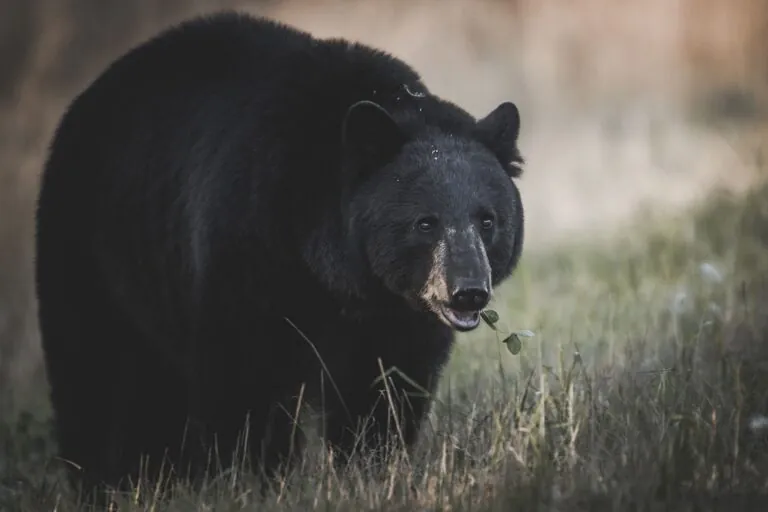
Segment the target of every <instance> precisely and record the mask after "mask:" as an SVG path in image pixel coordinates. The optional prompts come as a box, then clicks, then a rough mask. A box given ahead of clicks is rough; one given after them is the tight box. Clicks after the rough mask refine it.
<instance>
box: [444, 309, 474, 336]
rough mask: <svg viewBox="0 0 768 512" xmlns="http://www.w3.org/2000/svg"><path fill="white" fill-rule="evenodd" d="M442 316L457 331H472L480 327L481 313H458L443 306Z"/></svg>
mask: <svg viewBox="0 0 768 512" xmlns="http://www.w3.org/2000/svg"><path fill="white" fill-rule="evenodd" d="M440 314H441V315H442V317H443V319H445V321H446V322H447V323H448V325H450V326H451V327H453V328H454V329H456V330H457V331H461V332H466V331H471V330H473V329H475V328H476V327H477V326H478V325H480V311H458V310H456V309H453V308H450V307H448V306H447V305H445V304H441V305H440Z"/></svg>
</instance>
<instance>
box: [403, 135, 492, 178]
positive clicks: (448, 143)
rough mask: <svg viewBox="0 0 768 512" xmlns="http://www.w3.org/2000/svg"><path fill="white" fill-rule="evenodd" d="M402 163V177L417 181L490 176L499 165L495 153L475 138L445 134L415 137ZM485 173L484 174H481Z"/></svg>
mask: <svg viewBox="0 0 768 512" xmlns="http://www.w3.org/2000/svg"><path fill="white" fill-rule="evenodd" d="M409 146H410V147H409V148H408V149H407V150H406V155H405V161H404V162H403V165H400V166H397V168H396V174H398V175H399V177H401V178H405V179H408V180H409V181H410V180H417V181H434V182H445V184H451V183H454V184H455V183H457V180H458V181H463V180H462V178H469V177H470V176H471V177H472V179H473V180H477V179H480V180H486V179H488V178H493V177H495V175H496V174H497V173H494V172H492V169H493V168H494V167H498V162H497V161H496V159H495V157H494V156H493V155H492V154H491V153H490V151H488V150H487V149H486V148H485V146H483V145H482V144H480V143H479V142H476V141H474V140H471V139H468V138H464V137H459V136H453V135H451V134H445V135H440V136H432V137H429V138H424V139H418V140H415V141H413V142H412V143H411V144H409ZM483 174H485V175H486V176H483Z"/></svg>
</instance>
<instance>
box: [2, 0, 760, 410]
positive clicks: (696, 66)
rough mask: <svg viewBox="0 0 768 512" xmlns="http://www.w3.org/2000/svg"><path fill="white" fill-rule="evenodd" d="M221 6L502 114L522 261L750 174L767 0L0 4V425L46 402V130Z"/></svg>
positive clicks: (731, 185) (746, 179)
mask: <svg viewBox="0 0 768 512" xmlns="http://www.w3.org/2000/svg"><path fill="white" fill-rule="evenodd" d="M222 7H227V8H239V9H242V10H246V11H250V12H253V13H258V14H264V15H268V16H270V17H274V18H277V19H280V20H282V21H285V22H289V23H291V24H294V25H296V26H298V27H300V28H304V29H307V30H309V31H311V32H312V33H314V34H315V35H317V36H321V37H328V36H344V37H348V38H352V39H356V40H359V41H362V42H366V43H369V44H372V45H375V46H378V47H380V48H382V49H384V50H387V51H389V52H391V53H393V54H395V55H396V56H398V57H400V58H402V59H404V60H406V61H407V62H408V63H410V64H411V65H412V66H414V67H415V68H416V69H417V70H418V71H419V72H420V73H421V74H422V75H423V77H424V79H425V81H426V83H427V85H428V86H429V87H430V88H431V89H432V90H433V91H434V92H436V93H438V94H440V95H442V96H444V97H445V98H447V99H449V100H452V101H454V102H456V103H458V104H459V105H461V106H463V107H464V108H466V109H467V110H469V111H470V112H471V113H472V114H474V115H476V116H480V115H484V114H485V113H487V112H488V111H490V110H491V109H492V108H493V107H495V106H496V104H498V103H499V102H501V101H504V100H512V101H514V102H515V103H517V105H518V106H519V108H520V110H521V113H522V118H523V126H522V139H521V142H520V144H521V149H522V151H523V153H524V156H525V157H526V159H527V161H528V164H527V170H526V174H525V176H524V178H523V179H522V180H521V182H520V186H521V189H522V192H523V199H524V202H525V206H526V212H527V222H528V226H529V227H528V229H527V231H528V235H527V243H528V247H530V248H531V250H535V249H542V250H545V249H546V247H547V244H552V243H557V242H558V241H561V240H564V239H567V238H574V237H575V238H579V239H582V240H590V239H591V238H588V237H593V238H594V239H595V240H597V239H598V238H600V237H603V236H608V235H610V233H611V232H615V230H617V229H621V227H622V226H623V225H625V223H626V222H628V221H630V220H631V219H636V218H637V217H638V216H641V215H644V216H653V215H674V213H675V212H676V211H681V209H682V208H684V207H685V206H687V205H689V204H691V203H693V202H694V201H697V200H700V199H702V198H704V197H706V194H707V193H708V192H710V191H712V190H713V189H715V188H727V189H730V190H733V191H736V192H739V191H744V190H746V189H747V188H748V187H749V186H750V184H751V183H753V182H754V180H755V179H756V178H759V176H757V174H758V169H760V168H763V169H765V168H766V166H765V165H764V163H763V162H764V159H765V158H768V155H766V154H764V153H762V152H761V151H762V150H761V149H760V142H761V141H765V140H766V138H767V137H768V130H766V128H765V126H766V122H765V121H766V114H767V113H768V53H766V48H767V47H768V46H767V43H768V0H729V1H725V0H644V1H642V2H623V1H620V0H495V1H493V0H432V1H429V0H423V1H419V0H377V1H372V0H355V1H342V0H316V1H300V0H284V1H279V0H272V1H267V0H262V1H258V0H251V1H246V0H133V1H126V0H0V390H2V392H0V416H2V414H3V411H8V410H10V409H12V408H13V407H14V406H17V405H19V404H25V407H28V406H30V404H31V401H34V400H36V399H39V398H40V397H41V395H42V397H43V398H45V397H44V394H41V393H40V389H41V387H40V384H41V383H43V382H44V373H43V371H42V366H41V362H40V361H41V359H40V349H39V340H38V334H37V319H36V307H35V299H34V293H33V286H32V282H33V281H32V277H33V276H32V267H33V253H34V231H33V220H34V204H35V199H36V193H37V186H38V178H39V174H40V171H41V168H42V164H43V162H44V159H45V156H46V150H47V146H48V144H49V142H50V138H51V136H52V133H53V130H54V129H55V126H56V123H57V121H58V119H59V117H60V116H61V114H62V112H63V110H64V109H65V107H66V105H67V103H68V102H69V101H71V99H72V98H73V96H74V95H76V94H77V93H78V92H80V91H81V90H82V89H83V88H84V87H86V86H87V85H88V84H89V82H90V81H91V80H93V79H94V77H95V76H96V75H97V74H98V73H99V72H100V71H101V70H103V69H104V67H105V66H106V65H107V64H108V63H109V62H110V60H112V59H114V58H115V57H117V56H118V55H119V54H121V53H123V52H125V51H126V50H127V49H129V48H130V47H131V46H133V45H135V44H137V43H139V42H140V41H141V40H142V39H144V38H146V37H148V36H150V35H152V34H153V33H155V32H157V31H158V30H160V29H162V28H163V27H165V26H167V25H168V24H171V23H175V22H178V21H180V20H182V19H184V18H186V17H188V16H191V15H193V14H198V13H204V12H208V11H211V10H214V9H217V8H222Z"/></svg>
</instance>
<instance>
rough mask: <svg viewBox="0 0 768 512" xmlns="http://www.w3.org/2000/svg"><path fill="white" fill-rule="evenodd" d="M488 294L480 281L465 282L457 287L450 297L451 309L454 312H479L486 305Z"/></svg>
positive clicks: (486, 288)
mask: <svg viewBox="0 0 768 512" xmlns="http://www.w3.org/2000/svg"><path fill="white" fill-rule="evenodd" d="M489 297H490V293H489V291H488V286H486V284H485V283H484V282H482V281H476V282H475V281H467V282H463V283H461V285H460V286H457V287H456V289H455V291H454V292H453V295H451V304H450V307H451V309H455V310H456V311H479V310H481V309H483V308H484V307H485V306H486V305H487V304H488V299H489Z"/></svg>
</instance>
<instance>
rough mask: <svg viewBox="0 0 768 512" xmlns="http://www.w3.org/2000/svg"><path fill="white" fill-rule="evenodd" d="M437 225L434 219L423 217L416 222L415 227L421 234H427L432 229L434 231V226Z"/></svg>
mask: <svg viewBox="0 0 768 512" xmlns="http://www.w3.org/2000/svg"><path fill="white" fill-rule="evenodd" d="M436 225H437V219H435V218H434V217H423V218H421V219H419V220H418V221H416V227H417V228H418V230H419V231H421V232H422V233H429V232H430V231H432V230H433V229H435V226H436Z"/></svg>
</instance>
